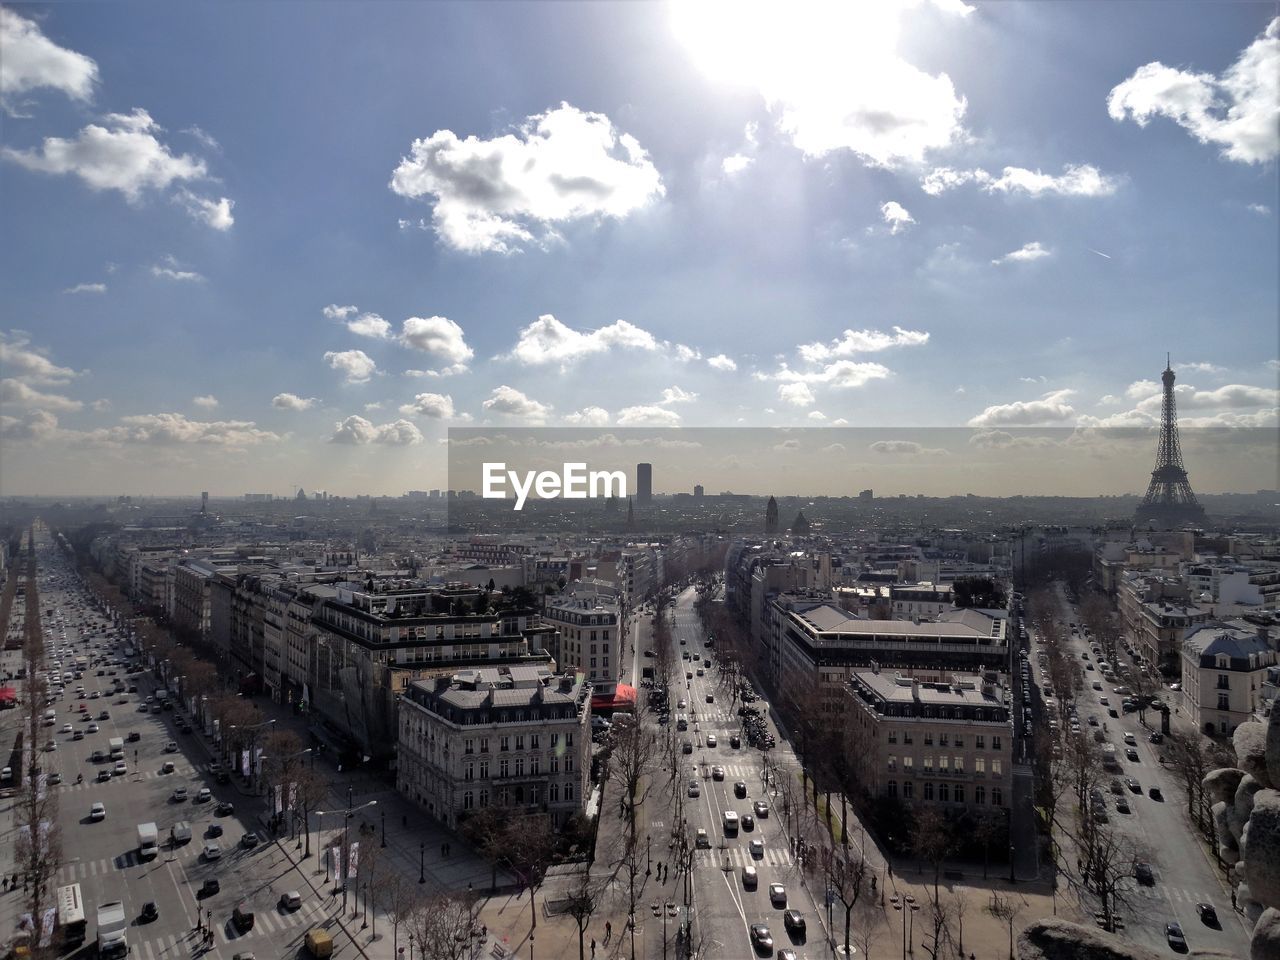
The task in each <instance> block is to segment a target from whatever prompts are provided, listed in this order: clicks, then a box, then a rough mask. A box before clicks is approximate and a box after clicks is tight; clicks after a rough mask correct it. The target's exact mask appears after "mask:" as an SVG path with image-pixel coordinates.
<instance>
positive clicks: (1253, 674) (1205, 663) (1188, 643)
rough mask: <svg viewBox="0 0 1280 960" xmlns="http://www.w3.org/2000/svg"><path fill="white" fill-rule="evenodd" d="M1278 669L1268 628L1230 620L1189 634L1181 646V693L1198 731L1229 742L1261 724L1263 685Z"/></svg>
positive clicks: (1200, 627)
mask: <svg viewBox="0 0 1280 960" xmlns="http://www.w3.org/2000/svg"><path fill="white" fill-rule="evenodd" d="M1276 663H1277V660H1276V651H1275V648H1274V646H1273V642H1272V639H1271V633H1270V629H1269V627H1266V626H1259V625H1255V624H1253V623H1249V622H1248V621H1245V620H1227V621H1212V622H1209V623H1204V624H1201V625H1199V626H1197V627H1196V628H1195V629H1193V630H1192V631H1191V632H1189V633H1188V634H1187V636H1186V637H1185V638H1183V641H1182V690H1183V693H1184V695H1185V697H1186V704H1187V708H1188V709H1189V710H1190V712H1191V719H1192V720H1193V721H1194V723H1195V725H1196V727H1197V728H1198V729H1200V730H1203V731H1204V732H1205V733H1210V734H1218V735H1222V736H1226V735H1229V734H1231V733H1232V732H1233V731H1234V730H1235V728H1236V727H1238V726H1239V725H1240V724H1242V723H1244V722H1245V721H1246V720H1252V719H1257V718H1261V716H1262V712H1263V703H1264V697H1265V691H1264V685H1265V684H1266V682H1267V679H1268V674H1269V671H1271V670H1272V669H1273V668H1274V667H1275V666H1276Z"/></svg>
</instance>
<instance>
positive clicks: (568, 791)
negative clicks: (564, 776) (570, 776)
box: [564, 783, 573, 800]
mask: <svg viewBox="0 0 1280 960" xmlns="http://www.w3.org/2000/svg"><path fill="white" fill-rule="evenodd" d="M564 798H565V799H566V800H572V799H573V784H572V783H566V784H565V785H564Z"/></svg>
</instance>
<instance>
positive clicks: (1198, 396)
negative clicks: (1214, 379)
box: [1137, 383, 1280, 416]
mask: <svg viewBox="0 0 1280 960" xmlns="http://www.w3.org/2000/svg"><path fill="white" fill-rule="evenodd" d="M1174 399H1175V401H1176V403H1177V405H1178V413H1179V414H1181V413H1183V412H1184V411H1187V410H1212V409H1219V408H1224V407H1225V408H1231V409H1242V408H1246V409H1247V408H1249V407H1261V406H1274V405H1275V404H1277V403H1280V390H1276V389H1275V388H1274V387H1255V386H1252V385H1250V384H1244V383H1229V384H1226V385H1225V386H1221V387H1218V388H1216V389H1214V390H1199V389H1197V388H1196V387H1193V386H1191V385H1190V384H1178V385H1177V386H1176V387H1174ZM1163 403H1164V394H1163V390H1161V392H1160V393H1155V394H1150V395H1148V396H1146V397H1144V398H1143V399H1141V400H1139V401H1138V404H1137V409H1138V410H1140V411H1142V412H1144V413H1151V414H1153V415H1157V416H1158V415H1159V413H1160V408H1161V406H1162V405H1163Z"/></svg>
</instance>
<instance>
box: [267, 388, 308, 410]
mask: <svg viewBox="0 0 1280 960" xmlns="http://www.w3.org/2000/svg"><path fill="white" fill-rule="evenodd" d="M319 402H320V401H319V400H317V399H316V398H315V397H300V396H298V395H297V394H296V393H277V394H276V395H275V396H274V397H272V398H271V405H272V406H273V407H275V408H276V409H277V410H293V411H295V412H297V411H302V410H310V409H311V408H312V407H314V406H315V405H316V404H317V403H319Z"/></svg>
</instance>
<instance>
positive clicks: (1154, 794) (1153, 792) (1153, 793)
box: [1147, 787, 1164, 803]
mask: <svg viewBox="0 0 1280 960" xmlns="http://www.w3.org/2000/svg"><path fill="white" fill-rule="evenodd" d="M1147 796H1149V797H1150V798H1151V799H1152V800H1156V801H1159V802H1160V803H1163V802H1164V794H1163V793H1161V792H1160V788H1159V787H1152V788H1151V789H1150V790H1148V791H1147Z"/></svg>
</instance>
